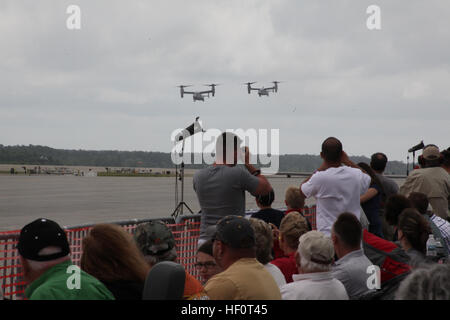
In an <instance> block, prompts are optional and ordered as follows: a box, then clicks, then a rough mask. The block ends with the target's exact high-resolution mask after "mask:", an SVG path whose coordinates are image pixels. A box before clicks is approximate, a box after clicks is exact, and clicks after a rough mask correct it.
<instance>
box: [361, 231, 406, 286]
mask: <svg viewBox="0 0 450 320" xmlns="http://www.w3.org/2000/svg"><path fill="white" fill-rule="evenodd" d="M363 249H364V254H365V255H366V256H367V258H368V259H369V260H370V261H371V262H372V263H373V264H374V265H377V266H378V267H380V272H381V285H383V283H385V282H386V281H389V280H391V279H393V278H396V277H398V276H400V275H403V274H406V273H409V272H410V270H411V266H410V265H409V260H410V258H409V256H408V255H407V254H406V252H405V251H403V250H402V249H401V248H399V247H398V246H397V245H396V244H395V243H393V242H390V241H387V240H385V239H382V238H380V237H377V236H376V235H374V234H372V233H370V232H368V231H367V230H363Z"/></svg>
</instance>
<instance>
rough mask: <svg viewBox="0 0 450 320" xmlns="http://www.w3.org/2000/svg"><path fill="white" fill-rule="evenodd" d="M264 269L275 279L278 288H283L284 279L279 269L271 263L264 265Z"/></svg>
mask: <svg viewBox="0 0 450 320" xmlns="http://www.w3.org/2000/svg"><path fill="white" fill-rule="evenodd" d="M264 267H265V268H266V270H267V271H269V272H270V274H271V275H272V277H273V278H274V279H275V282H276V283H277V285H278V286H279V287H281V286H284V285H285V284H286V278H285V277H284V275H283V272H281V270H280V268H278V267H277V266H276V265H274V264H271V263H266V264H265V265H264Z"/></svg>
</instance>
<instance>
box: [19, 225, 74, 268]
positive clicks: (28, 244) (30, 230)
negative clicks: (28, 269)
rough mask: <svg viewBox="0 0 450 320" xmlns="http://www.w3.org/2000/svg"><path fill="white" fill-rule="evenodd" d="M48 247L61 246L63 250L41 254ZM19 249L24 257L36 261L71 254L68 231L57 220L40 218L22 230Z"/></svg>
mask: <svg viewBox="0 0 450 320" xmlns="http://www.w3.org/2000/svg"><path fill="white" fill-rule="evenodd" d="M46 247H58V248H61V252H58V253H54V254H49V255H39V251H41V250H42V249H44V248H46ZM17 249H18V250H19V253H20V255H21V256H22V257H24V258H25V259H29V260H34V261H50V260H55V259H58V258H62V257H65V256H67V255H68V254H70V247H69V242H68V240H67V235H66V232H65V231H64V230H63V229H62V228H61V227H60V226H59V224H57V223H56V222H55V221H52V220H49V219H45V218H39V219H37V220H34V221H33V222H31V223H29V224H27V225H26V226H25V227H23V228H22V230H21V231H20V236H19V243H18V245H17Z"/></svg>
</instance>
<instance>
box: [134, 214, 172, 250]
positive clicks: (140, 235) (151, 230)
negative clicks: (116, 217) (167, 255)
mask: <svg viewBox="0 0 450 320" xmlns="http://www.w3.org/2000/svg"><path fill="white" fill-rule="evenodd" d="M134 239H135V241H136V243H137V246H138V248H139V249H140V250H141V252H142V253H143V254H144V255H159V254H163V253H164V252H167V251H169V250H171V249H172V248H173V247H174V246H175V238H174V237H173V234H172V231H170V229H169V227H168V226H167V225H166V224H165V223H164V222H162V221H160V220H157V221H150V222H145V223H141V224H139V225H138V226H137V227H136V230H135V231H134Z"/></svg>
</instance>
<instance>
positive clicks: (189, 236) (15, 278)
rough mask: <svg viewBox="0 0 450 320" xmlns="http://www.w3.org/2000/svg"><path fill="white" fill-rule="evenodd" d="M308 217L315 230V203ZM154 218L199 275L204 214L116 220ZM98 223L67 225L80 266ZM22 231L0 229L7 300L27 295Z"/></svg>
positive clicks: (127, 225) (0, 283) (130, 225)
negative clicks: (87, 239) (85, 245)
mask: <svg viewBox="0 0 450 320" xmlns="http://www.w3.org/2000/svg"><path fill="white" fill-rule="evenodd" d="M303 213H304V215H305V217H306V218H307V219H308V220H309V221H310V223H311V225H312V227H313V229H315V226H316V221H315V220H316V219H315V214H316V210H315V206H313V207H311V208H307V207H305V210H304V212H303ZM154 220H162V221H164V222H165V223H166V224H167V225H168V226H169V227H170V229H171V230H172V233H173V235H174V238H175V243H176V248H177V254H178V262H179V263H180V264H182V265H183V266H184V268H185V269H186V271H187V272H189V273H190V274H191V275H193V276H194V277H198V276H199V274H198V270H197V269H196V268H195V255H196V252H197V244H198V238H199V236H200V215H199V214H195V215H186V216H181V217H179V218H178V221H177V223H175V220H174V219H173V218H162V219H142V220H137V219H135V220H130V221H123V222H114V223H115V224H118V225H121V226H122V227H123V228H124V229H125V230H126V231H127V232H129V233H131V234H132V233H133V232H134V229H135V228H136V226H137V225H138V224H140V223H143V222H147V221H154ZM93 226H94V225H83V226H76V227H65V228H64V229H65V230H66V234H67V239H68V241H69V244H70V252H71V254H70V255H71V259H72V262H73V263H74V264H76V265H78V266H79V265H80V260H81V255H82V247H81V245H82V241H83V239H84V237H85V236H86V235H87V234H88V232H89V230H90V229H91V228H92V227H93ZM19 234H20V230H13V231H2V232H0V288H1V289H2V291H3V296H4V298H6V299H12V300H20V299H24V298H25V294H24V292H25V288H26V285H27V284H26V282H25V281H24V279H23V272H22V266H21V262H20V258H19V253H18V250H17V248H16V246H17V242H18V238H19Z"/></svg>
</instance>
